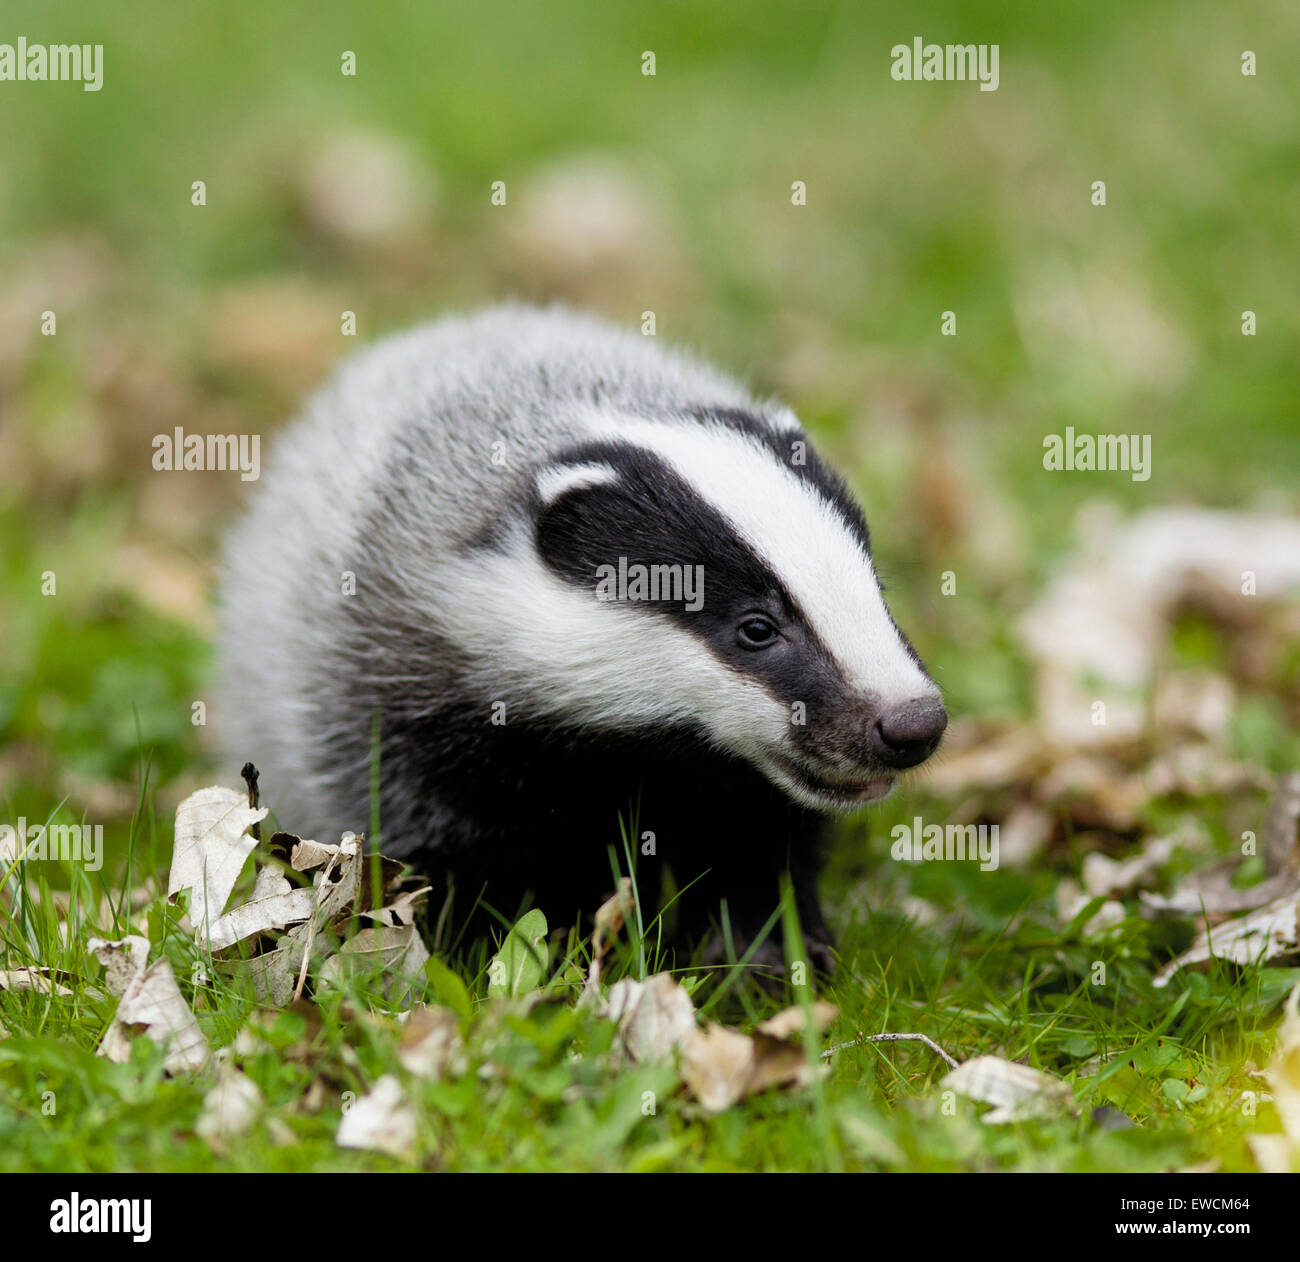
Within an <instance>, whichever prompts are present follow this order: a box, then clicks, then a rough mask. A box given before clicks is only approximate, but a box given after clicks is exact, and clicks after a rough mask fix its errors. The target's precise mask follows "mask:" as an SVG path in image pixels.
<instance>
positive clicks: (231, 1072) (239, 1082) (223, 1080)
mask: <svg viewBox="0 0 1300 1262" xmlns="http://www.w3.org/2000/svg"><path fill="white" fill-rule="evenodd" d="M261 1111H262V1093H261V1092H260V1091H259V1090H258V1088H257V1084H256V1083H255V1082H253V1080H252V1079H251V1078H249V1077H247V1076H246V1075H245V1074H242V1073H240V1072H239V1070H237V1069H234V1068H232V1067H231V1066H229V1065H223V1066H222V1069H221V1072H220V1074H219V1075H218V1076H217V1085H216V1086H215V1087H213V1088H212V1090H211V1091H209V1092H208V1093H207V1095H205V1096H204V1097H203V1108H202V1109H201V1110H200V1111H199V1116H198V1120H197V1121H196V1122H195V1123H194V1133H195V1134H196V1135H198V1136H199V1138H200V1139H202V1140H204V1141H205V1142H206V1143H207V1144H208V1146H209V1147H211V1148H213V1149H214V1150H216V1151H218V1152H224V1151H225V1150H226V1149H225V1144H226V1141H228V1140H231V1139H237V1138H238V1137H239V1136H240V1135H242V1134H244V1133H245V1132H246V1131H247V1130H249V1129H250V1128H251V1127H252V1125H253V1123H254V1122H255V1121H257V1117H258V1114H259V1113H260V1112H261Z"/></svg>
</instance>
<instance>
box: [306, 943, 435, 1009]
mask: <svg viewBox="0 0 1300 1262" xmlns="http://www.w3.org/2000/svg"><path fill="white" fill-rule="evenodd" d="M428 959H429V952H428V950H427V948H426V947H425V945H424V939H423V938H421V937H420V934H419V931H418V930H417V929H416V928H415V926H414V925H392V926H388V925H384V926H380V927H378V928H374V929H361V930H358V932H357V933H356V934H354V935H353V936H352V937H351V938H349V939H348V940H347V941H346V942H344V943H343V945H342V946H340V947H339V949H338V951H337V953H335V954H334V955H331V956H330V957H329V959H327V960H326V961H325V962H324V963H323V964H322V965H321V967H320V970H319V972H318V974H317V982H318V984H319V985H321V986H338V985H340V984H341V983H342V981H343V979H344V978H345V977H347V976H349V975H355V974H359V973H369V972H371V971H372V970H378V971H381V972H382V973H383V975H384V979H385V980H384V993H385V995H386V996H387V997H388V998H389V999H390V1000H394V999H398V998H400V997H401V996H402V995H403V994H405V993H407V992H409V990H410V989H411V986H412V985H413V984H414V983H415V981H416V979H418V977H419V976H420V970H421V969H423V968H424V965H425V963H426V962H427V961H428Z"/></svg>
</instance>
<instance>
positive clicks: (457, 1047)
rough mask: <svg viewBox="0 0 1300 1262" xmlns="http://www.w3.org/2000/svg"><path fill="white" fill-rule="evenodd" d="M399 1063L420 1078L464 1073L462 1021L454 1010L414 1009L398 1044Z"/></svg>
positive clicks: (422, 1007) (403, 1027)
mask: <svg viewBox="0 0 1300 1262" xmlns="http://www.w3.org/2000/svg"><path fill="white" fill-rule="evenodd" d="M397 1059H398V1060H399V1061H401V1063H402V1068H403V1069H405V1070H406V1071H407V1073H410V1074H414V1075H415V1076H416V1077H417V1078H428V1079H438V1078H441V1077H442V1076H443V1075H444V1074H445V1073H449V1072H450V1073H453V1074H458V1073H463V1072H464V1069H465V1055H464V1040H463V1039H462V1038H461V1033H460V1019H459V1018H458V1017H457V1016H456V1014H455V1013H454V1012H452V1011H451V1009H450V1008H438V1007H426V1006H423V1005H421V1006H419V1007H416V1008H412V1009H411V1012H410V1015H409V1016H408V1017H407V1019H406V1023H405V1024H404V1025H403V1026H402V1035H401V1038H400V1039H399V1040H398V1045H397Z"/></svg>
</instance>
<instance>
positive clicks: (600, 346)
mask: <svg viewBox="0 0 1300 1262" xmlns="http://www.w3.org/2000/svg"><path fill="white" fill-rule="evenodd" d="M593 405H595V406H599V407H600V409H601V411H602V413H603V414H604V415H605V416H606V418H607V419H608V417H609V416H611V415H616V414H619V413H624V414H631V415H635V416H641V417H650V418H657V419H663V420H671V419H673V418H674V417H675V415H678V414H681V413H682V412H683V411H684V410H685V409H686V408H689V407H698V406H706V407H719V408H746V409H749V410H750V411H752V412H754V413H755V414H757V415H763V416H767V415H771V414H773V413H774V412H775V411H776V409H774V408H772V407H771V406H770V405H764V404H763V403H761V402H759V401H758V400H756V399H754V398H753V397H752V396H751V395H750V394H749V393H748V392H747V391H746V390H745V389H744V388H743V387H741V386H740V385H739V384H738V383H737V382H735V381H733V380H732V379H730V378H728V377H726V376H724V375H722V374H719V373H717V372H716V371H714V370H713V369H711V368H709V367H707V366H705V365H703V364H700V363H697V362H695V361H694V360H692V359H690V358H689V357H686V356H683V355H681V354H679V353H674V352H668V351H664V350H661V349H660V348H659V347H658V345H657V344H656V343H655V341H654V340H653V339H651V338H647V337H643V336H641V335H640V334H638V333H635V332H628V331H623V330H619V329H616V328H613V327H612V326H610V325H608V324H606V323H604V322H602V321H600V320H598V319H595V318H592V317H589V316H585V315H578V314H574V313H571V312H568V311H565V310H562V309H559V308H551V309H547V310H538V309H532V308H524V307H515V306H509V307H499V308H493V309H490V310H487V311H484V312H481V313H479V314H476V315H473V316H470V317H466V318H447V319H443V320H440V321H438V322H436V323H433V324H430V325H427V326H424V327H421V328H417V329H415V330H414V331H411V332H408V333H404V334H401V335H398V336H395V337H392V338H390V339H388V340H386V341H383V342H380V343H379V344H377V345H376V346H374V347H372V348H369V349H367V350H365V351H363V352H362V353H360V354H359V355H357V356H355V357H354V358H352V359H350V360H349V361H347V362H346V364H345V365H344V366H343V368H342V369H341V371H340V372H339V373H338V374H337V376H336V377H335V379H334V380H333V381H332V383H331V384H330V385H328V386H327V387H326V388H325V389H323V390H322V391H321V392H320V393H319V394H317V395H316V396H315V397H314V398H313V399H312V400H311V401H310V402H309V403H308V404H307V406H306V408H305V410H304V413H303V414H302V415H301V417H300V418H299V419H298V420H297V421H296V422H295V423H294V424H293V425H292V426H290V427H289V428H288V429H287V430H285V431H284V432H283V433H282V434H280V435H278V436H277V437H276V439H275V440H274V442H273V443H271V444H270V448H269V452H268V460H267V469H266V473H265V475H264V478H263V481H264V483H265V485H263V486H261V487H259V488H257V491H256V493H255V495H254V496H253V503H252V506H251V509H250V510H249V512H248V513H247V515H246V516H245V517H244V519H243V520H242V521H241V522H240V523H239V524H238V525H237V526H236V527H235V528H234V529H233V530H232V532H231V534H230V535H229V538H228V541H227V546H226V550H225V557H224V564H223V572H222V578H221V613H220V617H221V630H220V649H219V675H220V680H221V684H220V691H219V693H218V697H217V702H216V705H215V707H214V724H215V725H216V726H217V728H218V731H219V734H220V737H219V739H220V744H221V748H222V751H223V754H224V756H225V760H226V763H227V764H228V766H227V770H228V771H229V772H230V773H232V774H233V773H234V772H235V771H236V770H237V768H238V767H239V766H240V765H241V764H242V763H243V762H244V761H246V760H248V759H252V760H253V761H255V762H256V763H257V765H258V767H259V769H260V771H261V773H262V778H263V785H264V786H265V789H266V791H267V798H268V801H270V802H271V804H272V805H273V806H274V807H275V809H276V811H277V814H278V817H279V819H280V822H281V824H282V825H283V826H284V827H287V828H290V829H292V830H293V831H295V832H301V833H303V834H309V833H311V834H316V835H319V836H320V837H321V839H322V840H332V839H333V837H332V833H336V832H337V831H338V830H339V828H340V827H341V826H342V822H346V823H347V824H348V826H353V827H355V826H356V822H355V821H353V820H352V819H351V817H350V816H348V817H347V818H346V820H345V821H342V822H341V810H342V808H343V807H344V805H346V807H347V808H348V809H349V810H352V811H355V804H354V803H347V804H342V803H339V802H336V801H334V800H332V799H331V796H330V795H331V788H330V783H329V781H328V779H327V777H326V776H325V775H324V774H323V771H322V768H321V767H320V766H319V765H318V764H319V761H320V759H319V758H318V757H317V753H318V751H319V750H320V749H321V747H322V743H323V742H322V732H321V731H320V727H321V724H322V722H324V723H328V721H329V720H328V715H329V713H330V704H331V701H332V698H331V697H329V696H322V695H321V694H320V683H319V679H318V678H312V676H311V675H310V673H309V671H308V667H309V665H310V664H311V663H313V662H316V661H319V660H320V658H321V657H322V656H324V655H325V651H326V648H327V645H330V644H331V635H332V633H333V632H334V630H335V627H336V620H337V618H338V610H339V601H340V585H341V582H342V575H343V574H344V572H347V571H351V572H361V571H363V570H364V569H367V568H369V567H375V568H383V569H385V570H386V571H387V572H388V573H389V574H390V575H392V576H393V577H394V578H395V579H396V580H397V581H398V586H399V587H400V588H403V589H405V590H407V591H409V592H411V593H412V596H411V600H412V601H413V602H418V599H419V598H418V596H417V595H416V593H418V592H420V591H421V590H428V589H429V582H428V581H427V580H428V579H429V576H431V575H435V576H436V572H437V570H438V566H439V558H440V557H443V556H447V555H449V554H451V553H453V552H455V551H456V550H458V548H459V547H460V546H461V545H462V544H464V543H465V542H466V541H469V540H471V539H474V538H477V537H481V536H482V535H483V534H484V533H485V532H486V531H488V530H490V529H492V528H494V526H497V525H499V523H500V519H501V517H502V514H503V513H504V514H505V515H506V516H507V517H508V516H509V515H510V514H512V513H513V514H516V515H521V514H522V513H523V512H524V511H525V509H526V506H527V504H528V497H527V485H526V484H527V479H528V478H529V476H530V473H531V472H532V471H533V470H535V469H536V467H537V466H538V465H539V464H543V463H545V461H546V460H547V459H548V458H549V457H550V456H552V455H553V454H555V453H556V452H557V451H559V450H561V449H562V448H564V447H566V446H568V445H570V444H572V443H573V442H575V441H581V440H582V439H583V437H584V436H585V434H586V432H587V431H586V418H590V416H591V415H592V412H593ZM785 416H786V418H788V417H789V414H788V413H787V414H785ZM783 423H784V424H787V425H788V424H792V423H793V421H792V419H786V420H785V421H784V422H783ZM494 444H501V446H500V447H499V448H495V449H494ZM494 450H495V451H496V452H497V453H498V459H499V460H500V459H502V458H503V459H504V465H505V476H504V477H503V469H502V467H501V466H500V463H498V464H497V465H494V464H493V454H494ZM367 520H369V521H371V522H376V521H377V522H378V523H379V529H372V531H371V533H370V537H361V536H362V533H363V532H362V525H363V523H365V522H366V521H367ZM433 586H435V587H436V586H437V582H436V577H435V578H434V580H433ZM406 612H412V613H413V614H414V615H415V616H422V615H423V614H426V613H427V616H428V617H429V619H430V620H431V621H436V610H433V609H429V610H420V609H415V610H412V611H406ZM391 613H392V611H391V610H390V611H386V612H385V611H378V610H376V611H375V616H376V617H380V616H387V614H391ZM340 704H341V702H340ZM322 715H324V716H325V717H324V719H322Z"/></svg>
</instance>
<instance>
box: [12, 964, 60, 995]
mask: <svg viewBox="0 0 1300 1262" xmlns="http://www.w3.org/2000/svg"><path fill="white" fill-rule="evenodd" d="M64 980H66V981H72V980H73V976H72V974H71V973H65V972H64V971H63V970H62V969H56V968H42V967H30V968H14V969H9V970H8V971H6V972H0V990H8V991H18V990H34V991H36V993H37V994H39V995H71V994H72V991H71V990H69V989H68V988H67V987H66V986H65V985H63V981H64Z"/></svg>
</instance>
